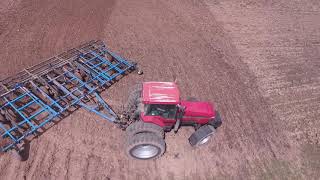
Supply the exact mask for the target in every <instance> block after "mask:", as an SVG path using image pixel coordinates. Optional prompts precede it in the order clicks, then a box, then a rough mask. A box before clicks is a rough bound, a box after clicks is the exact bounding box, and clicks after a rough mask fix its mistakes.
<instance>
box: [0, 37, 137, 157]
mask: <svg viewBox="0 0 320 180" xmlns="http://www.w3.org/2000/svg"><path fill="white" fill-rule="evenodd" d="M135 68H136V64H135V63H133V62H130V61H128V60H126V59H123V58H122V57H120V56H118V55H116V54H114V53H113V52H111V51H109V50H108V49H107V48H106V47H105V45H104V43H103V42H102V41H90V42H88V43H85V44H83V45H81V46H79V47H77V48H73V49H70V50H68V51H66V52H64V53H62V54H60V55H57V56H54V57H52V58H50V59H48V60H46V61H44V62H41V63H39V64H37V65H35V66H32V67H29V68H26V69H24V70H23V71H21V72H19V73H17V74H15V75H14V76H11V77H8V78H5V79H2V80H1V81H0V111H1V116H0V135H1V137H0V138H1V139H0V140H1V141H2V142H1V147H0V148H1V149H0V151H2V152H5V151H7V150H9V149H17V150H19V147H18V146H19V144H20V143H21V142H23V141H24V140H27V139H28V138H32V137H34V136H37V134H39V133H41V132H43V131H45V130H46V128H47V127H50V126H51V125H53V124H54V123H55V121H57V120H59V119H61V118H63V117H65V116H66V115H67V114H70V113H71V112H73V111H74V110H76V109H78V108H80V107H83V108H85V109H87V110H89V111H91V112H94V113H96V114H97V115H99V116H101V117H103V118H104V119H106V120H109V121H111V122H114V123H120V121H119V118H118V116H117V115H116V113H115V112H114V111H113V110H112V109H111V108H110V107H109V106H108V104H107V103H106V102H105V101H104V100H103V99H102V98H101V97H100V95H99V92H100V91H102V90H103V89H105V88H106V87H108V86H110V85H112V84H113V83H114V82H116V81H117V80H119V79H120V78H121V77H123V76H124V75H125V74H127V73H129V72H131V71H133V70H134V69H135Z"/></svg>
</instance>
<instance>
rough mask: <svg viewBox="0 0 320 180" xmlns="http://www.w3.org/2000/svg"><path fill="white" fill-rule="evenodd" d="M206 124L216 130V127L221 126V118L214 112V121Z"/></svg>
mask: <svg viewBox="0 0 320 180" xmlns="http://www.w3.org/2000/svg"><path fill="white" fill-rule="evenodd" d="M208 124H210V125H211V126H213V127H214V128H215V129H217V128H218V127H220V126H221V125H222V120H221V116H220V113H219V112H218V111H216V117H215V118H214V119H212V120H211V121H210V122H209V123H208Z"/></svg>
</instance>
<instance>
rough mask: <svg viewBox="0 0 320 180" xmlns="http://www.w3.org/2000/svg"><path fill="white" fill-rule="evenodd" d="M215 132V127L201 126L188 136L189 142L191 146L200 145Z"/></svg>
mask: <svg viewBox="0 0 320 180" xmlns="http://www.w3.org/2000/svg"><path fill="white" fill-rule="evenodd" d="M214 133H215V128H214V127H213V126H211V125H204V126H201V127H200V128H199V129H198V130H196V131H195V132H194V133H193V134H192V135H191V136H190V137H189V143H190V145H191V146H195V147H197V146H201V145H204V144H206V143H207V142H209V140H210V139H211V137H212V136H213V135H214Z"/></svg>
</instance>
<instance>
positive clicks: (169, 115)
mask: <svg viewBox="0 0 320 180" xmlns="http://www.w3.org/2000/svg"><path fill="white" fill-rule="evenodd" d="M144 112H145V114H144V115H146V116H162V117H164V118H166V119H174V118H175V116H176V112H177V106H176V105H171V104H145V110H144Z"/></svg>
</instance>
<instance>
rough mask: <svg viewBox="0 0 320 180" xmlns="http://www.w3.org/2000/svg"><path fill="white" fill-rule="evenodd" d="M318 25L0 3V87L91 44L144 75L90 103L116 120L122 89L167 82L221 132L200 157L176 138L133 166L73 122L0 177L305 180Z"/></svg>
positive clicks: (100, 125) (260, 16) (211, 10)
mask: <svg viewBox="0 0 320 180" xmlns="http://www.w3.org/2000/svg"><path fill="white" fill-rule="evenodd" d="M319 19H320V3H319V2H318V1H316V0H314V1H312V0H309V1H308V0H303V1H290V0H282V1H274V2H271V1H270V2H269V1H241V0H238V1H236V0H233V1H220V0H204V1H191V0H186V1H183V0H161V1H156V0H152V1H146V0H140V1H124V0H110V1H107V0H92V1H90V2H88V1H85V0H78V1H76V0H71V1H63V0H56V1H49V0H29V1H26V0H18V1H12V0H4V1H1V2H0V40H1V46H0V61H1V62H0V63H1V66H0V67H1V69H0V70H1V78H3V77H5V76H7V75H10V74H13V73H15V72H16V71H18V70H21V69H23V68H24V67H26V66H28V65H33V64H36V63H38V62H40V61H41V60H44V59H45V58H47V57H50V56H52V55H54V54H56V53H59V52H61V51H63V50H65V49H66V48H70V47H72V46H75V45H78V44H80V43H82V42H85V41H87V40H90V39H97V38H98V39H102V40H104V41H105V43H106V44H107V45H108V47H109V48H110V49H112V50H114V51H116V52H118V53H119V54H121V55H123V56H124V57H126V58H128V59H132V60H135V61H136V62H138V63H139V64H140V65H141V66H142V68H143V69H144V75H143V76H138V75H135V74H131V75H129V76H127V77H126V78H124V79H122V80H121V81H120V82H118V83H117V84H115V85H113V86H112V87H111V88H110V89H108V91H107V92H105V93H103V94H102V95H103V97H104V98H105V99H106V101H107V102H109V104H110V105H111V106H112V107H114V108H115V109H116V110H119V108H120V105H121V104H123V103H124V102H125V100H126V98H127V94H128V92H127V91H128V87H130V85H132V84H135V83H137V82H142V81H150V80H152V81H172V80H174V79H175V78H177V80H178V84H179V86H180V90H181V92H182V97H183V98H186V97H187V96H197V97H199V98H200V99H203V100H209V101H213V102H215V103H216V104H217V107H218V109H219V110H220V112H221V114H222V116H223V118H224V124H223V126H222V127H221V128H220V129H219V130H218V133H217V135H216V137H215V139H213V140H212V141H211V143H210V144H209V145H208V146H205V147H202V148H199V149H193V148H191V147H190V145H189V144H188V142H187V138H188V137H189V135H190V134H191V133H192V131H193V130H192V129H189V128H185V129H181V131H179V133H178V134H174V133H169V134H167V136H166V142H167V152H166V153H165V155H164V156H163V157H162V158H160V159H158V160H153V161H136V160H131V159H128V158H127V157H126V155H125V153H124V151H123V144H124V138H125V135H124V133H123V132H122V131H121V130H119V129H117V128H116V127H115V126H114V125H112V124H110V123H108V122H106V121H105V120H103V119H101V118H99V117H97V116H96V115H94V114H91V113H88V112H86V111H84V110H79V111H77V112H75V113H74V114H72V115H71V116H69V117H67V118H65V119H64V120H62V121H61V122H59V123H58V124H57V125H55V126H53V127H52V128H50V129H49V130H48V131H46V132H45V133H44V134H42V135H41V136H40V137H39V138H37V139H35V140H33V141H32V142H31V147H30V154H29V158H28V160H27V161H24V162H19V161H18V160H16V159H14V158H13V157H12V152H9V153H7V154H5V155H3V156H1V157H0V177H1V179H317V178H318V177H319V176H320V174H319V171H318V169H319V168H320V142H319V139H320V132H319V131H320V124H319V122H320V121H319V115H320V108H319V106H320V46H319V45H320V23H319Z"/></svg>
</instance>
